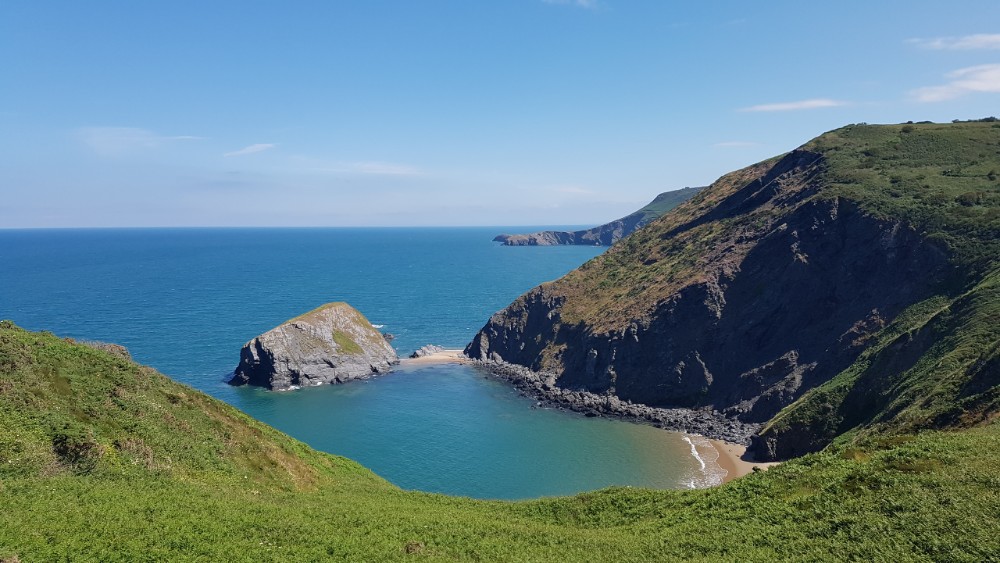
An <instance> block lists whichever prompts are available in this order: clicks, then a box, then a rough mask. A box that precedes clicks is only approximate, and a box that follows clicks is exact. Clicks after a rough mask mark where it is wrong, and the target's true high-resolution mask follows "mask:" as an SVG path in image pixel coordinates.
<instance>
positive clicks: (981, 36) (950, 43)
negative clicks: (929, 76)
mask: <svg viewBox="0 0 1000 563" xmlns="http://www.w3.org/2000/svg"><path fill="white" fill-rule="evenodd" d="M907 43H911V44H913V45H916V46H918V47H921V48H923V49H932V50H935V51H974V50H980V49H1000V33H977V34H974V35H966V36H963V37H935V38H933V39H908V40H907Z"/></svg>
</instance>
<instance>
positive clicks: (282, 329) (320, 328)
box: [229, 303, 399, 390]
mask: <svg viewBox="0 0 1000 563" xmlns="http://www.w3.org/2000/svg"><path fill="white" fill-rule="evenodd" d="M398 361H399V358H398V356H397V355H396V351H395V350H394V349H393V347H392V346H390V345H389V342H388V341H387V339H386V338H385V336H384V335H382V334H381V333H380V332H379V331H378V329H376V328H375V327H374V326H372V324H371V322H369V321H368V319H366V318H365V317H364V315H362V314H361V313H359V312H358V311H357V310H356V309H354V308H353V307H351V306H350V305H348V304H346V303H328V304H326V305H323V306H321V307H318V308H316V309H314V310H312V311H310V312H308V313H306V314H304V315H300V316H298V317H295V318H294V319H291V320H289V321H287V322H284V323H282V324H281V325H279V326H277V327H275V328H273V329H271V330H269V331H267V332H265V333H264V334H261V335H260V336H258V337H256V338H254V339H253V340H251V341H249V342H247V343H246V344H245V345H244V346H243V349H242V350H241V351H240V363H239V365H238V366H237V367H236V370H235V372H234V374H233V377H232V379H231V380H230V381H229V383H230V384H232V385H244V384H247V385H257V386H260V387H267V388H268V389H272V390H286V389H295V388H298V387H307V386H314V385H322V384H324V383H344V382H346V381H351V380H354V379H365V378H368V377H371V376H373V375H376V374H380V373H385V372H387V371H388V370H389V369H390V367H391V366H392V365H393V364H395V363H397V362H398Z"/></svg>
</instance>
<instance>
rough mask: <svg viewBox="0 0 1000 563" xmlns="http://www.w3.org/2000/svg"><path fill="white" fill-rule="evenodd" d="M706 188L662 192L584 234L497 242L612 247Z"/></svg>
mask: <svg viewBox="0 0 1000 563" xmlns="http://www.w3.org/2000/svg"><path fill="white" fill-rule="evenodd" d="M702 189H704V188H682V189H679V190H674V191H670V192H663V193H661V194H660V195H658V196H656V198H655V199H654V200H653V201H651V202H649V203H648V204H647V205H646V206H644V207H643V208H642V209H639V210H638V211H636V212H634V213H630V214H629V215H627V216H625V217H622V218H621V219H616V220H614V221H611V222H610V223H605V224H603V225H600V226H597V227H594V228H592V229H584V230H581V231H539V232H537V233H528V234H520V235H506V234H504V235H497V236H496V237H494V238H493V240H494V241H495V242H501V243H503V244H504V246H555V245H560V244H579V245H586V246H611V245H612V244H614V243H616V242H618V241H619V240H621V239H622V238H624V237H626V236H628V235H630V234H632V232H634V231H635V230H636V229H638V228H640V227H643V226H645V225H647V224H649V223H650V222H651V221H653V220H655V219H657V218H658V217H660V216H662V215H663V214H664V213H666V212H668V211H670V210H671V209H673V208H674V207H677V206H678V205H680V204H681V203H684V202H685V201H687V200H689V199H691V198H692V197H693V196H694V195H695V194H696V193H698V191H699V190H702Z"/></svg>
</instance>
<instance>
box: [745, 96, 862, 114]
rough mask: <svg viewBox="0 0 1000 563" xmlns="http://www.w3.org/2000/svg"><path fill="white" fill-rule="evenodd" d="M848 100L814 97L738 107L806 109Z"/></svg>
mask: <svg viewBox="0 0 1000 563" xmlns="http://www.w3.org/2000/svg"><path fill="white" fill-rule="evenodd" d="M846 105H848V102H845V101H842V100H831V99H829V98H814V99H811V100H799V101H797V102H779V103H775V104H760V105H756V106H750V107H746V108H742V109H740V111H800V110H806V109H820V108H835V107H838V106H846Z"/></svg>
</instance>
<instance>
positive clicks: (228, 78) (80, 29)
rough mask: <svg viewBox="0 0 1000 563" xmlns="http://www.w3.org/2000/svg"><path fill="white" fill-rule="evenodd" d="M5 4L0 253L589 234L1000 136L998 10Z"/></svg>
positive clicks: (736, 4)
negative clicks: (964, 127)
mask: <svg viewBox="0 0 1000 563" xmlns="http://www.w3.org/2000/svg"><path fill="white" fill-rule="evenodd" d="M761 4H762V3H757V2H745V1H742V2H740V1H733V2H722V1H705V2H684V3H681V2H667V1H660V0H656V1H653V0H648V1H639V0H631V1H629V0H564V1H557V0H548V1H546V0H452V1H443V0H442V1H436V0H420V1H418V0H398V1H388V0H386V1H379V0H368V1H361V0H358V1H347V0H342V1H324V2H290V1H287V2H266V1H259V2H246V1H239V2H226V1H212V2H204V1H190V2H189V1H172V2H166V1H163V2H133V1H121V2H103V1H99V0H92V1H88V2H75V1H73V2H70V1H66V2H47V1H44V0H29V1H20V0H4V1H2V2H0V69H2V72H0V227H81V226H109V227H110V226H360V225H370V226H383V225H385V226H390V225H541V224H597V223H601V222H605V221H607V220H610V219H614V218H617V217H619V216H622V215H624V214H626V213H628V212H630V211H632V210H634V209H636V208H637V207H639V206H641V205H643V204H645V203H646V202H647V201H649V200H650V199H652V198H653V197H654V196H655V195H656V194H657V193H659V192H661V191H666V190H671V189H676V188H681V187H684V186H693V185H704V184H707V183H710V182H711V181H713V180H715V179H716V178H717V177H718V176H720V175H721V174H723V173H725V172H728V171H730V170H733V169H736V168H739V167H742V166H746V165H748V164H751V163H753V162H756V161H759V160H762V159H764V158H767V157H770V156H773V155H775V154H779V153H782V152H785V151H787V150H790V149H792V148H794V147H796V146H798V145H800V144H802V143H804V142H806V141H808V140H809V139H810V138H812V137H815V136H816V135H818V134H820V133H822V132H824V131H826V130H829V129H833V128H836V127H839V126H841V125H844V124H847V123H855V122H862V121H864V122H869V123H889V122H902V121H906V120H915V121H919V120H933V121H950V120H952V119H955V118H961V119H968V118H979V117H984V116H988V115H1000V23H998V22H1000V2H997V1H996V0H989V1H975V0H969V1H962V2H927V1H919V0H918V1H914V0H908V1H882V2H871V1H867V2H861V1H845V2H813V3H807V2H801V1H799V2H769V3H767V4H766V6H764V5H761Z"/></svg>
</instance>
